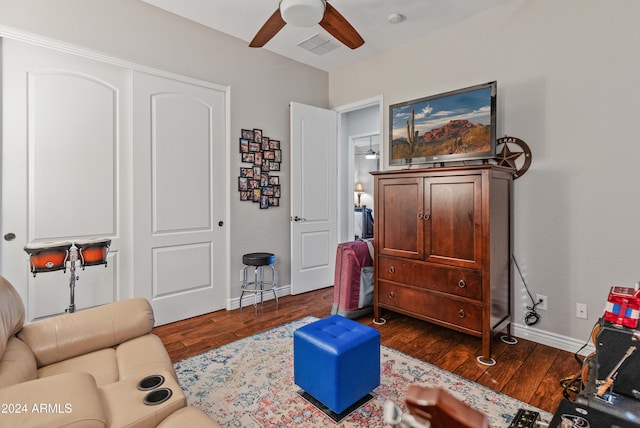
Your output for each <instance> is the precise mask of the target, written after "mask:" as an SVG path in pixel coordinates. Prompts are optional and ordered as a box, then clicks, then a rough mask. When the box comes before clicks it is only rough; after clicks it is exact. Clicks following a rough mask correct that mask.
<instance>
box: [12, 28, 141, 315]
mask: <svg viewBox="0 0 640 428" xmlns="http://www.w3.org/2000/svg"><path fill="white" fill-rule="evenodd" d="M2 70H3V82H2V90H3V94H2V99H3V108H2V114H3V135H2V235H3V240H2V248H1V249H2V255H1V259H0V262H1V266H0V268H1V272H2V274H3V275H4V276H5V277H7V279H8V280H9V281H11V282H12V283H13V284H14V286H15V287H16V288H17V289H18V291H19V293H20V295H21V297H22V299H23V300H24V303H25V306H26V308H27V321H31V320H34V319H37V318H41V317H45V316H48V315H52V314H57V313H61V312H64V310H65V308H67V307H68V306H69V303H70V302H69V301H70V293H69V279H70V278H69V271H68V270H67V272H66V273H63V271H54V272H46V273H39V274H38V275H37V276H36V277H35V278H34V277H33V276H32V275H31V274H30V272H29V260H28V256H27V254H26V253H25V251H23V247H24V246H25V245H26V244H28V243H31V242H34V241H35V242H39V241H75V240H78V239H86V238H92V237H97V236H100V237H107V238H110V239H111V240H112V244H111V252H110V253H109V256H108V266H107V268H105V267H104V266H103V265H101V266H93V267H87V268H86V270H84V271H82V270H79V271H78V276H79V280H78V281H77V287H76V292H75V304H76V307H77V308H78V309H81V308H86V307H89V306H95V305H98V304H103V303H107V302H111V301H113V300H116V299H117V298H118V295H119V290H120V284H121V283H130V276H129V275H130V274H129V273H128V272H130V270H129V269H130V266H128V265H127V261H126V259H127V257H122V254H121V250H122V249H124V248H126V247H128V246H130V243H128V242H127V237H126V233H124V234H123V231H126V230H127V229H128V227H129V225H128V223H127V222H128V221H129V216H127V215H122V214H123V213H127V212H130V206H129V205H128V201H129V200H130V197H128V196H127V194H128V190H127V187H126V186H127V183H126V180H125V181H123V180H122V179H121V177H120V176H119V174H120V172H121V171H126V170H127V168H128V166H127V164H128V162H129V158H130V155H129V153H128V152H127V147H128V146H129V141H128V135H129V128H128V126H129V124H128V120H127V118H128V117H130V112H129V111H128V106H129V103H128V99H127V94H128V93H129V85H130V72H129V71H128V70H126V69H124V68H121V67H117V66H114V65H109V64H104V63H101V62H98V61H93V60H90V59H85V58H81V57H78V56H75V55H71V54H66V53H62V52H58V51H55V50H51V49H46V48H42V47H38V46H35V45H30V44H24V43H20V42H15V41H11V40H3V54H2ZM123 94H125V95H124V96H123ZM12 236H15V238H14V239H11V237H12Z"/></svg>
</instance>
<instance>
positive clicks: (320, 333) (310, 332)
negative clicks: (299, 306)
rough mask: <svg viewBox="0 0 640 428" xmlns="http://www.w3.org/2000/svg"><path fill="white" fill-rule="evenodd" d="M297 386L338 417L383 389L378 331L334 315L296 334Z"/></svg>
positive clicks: (294, 347)
mask: <svg viewBox="0 0 640 428" xmlns="http://www.w3.org/2000/svg"><path fill="white" fill-rule="evenodd" d="M293 377H294V382H295V384H296V385H298V386H299V387H300V388H302V389H303V390H304V391H305V392H307V393H308V394H309V395H311V396H312V397H313V398H315V399H317V400H318V401H320V402H321V403H322V404H324V405H325V406H327V407H328V408H329V409H331V410H332V411H333V412H335V413H342V412H343V411H344V410H346V409H347V408H348V407H349V406H351V405H353V404H355V403H356V402H358V401H359V400H360V399H362V398H363V397H365V396H366V395H367V394H368V393H369V392H371V391H372V390H373V389H375V388H376V387H377V386H378V385H380V333H379V332H378V330H376V329H374V328H371V327H369V326H366V325H363V324H360V323H358V322H356V321H352V320H350V319H347V318H344V317H342V316H340V315H332V316H330V317H328V318H324V319H321V320H318V321H315V322H312V323H310V324H307V325H305V326H303V327H300V328H299V329H297V330H296V331H295V332H294V333H293Z"/></svg>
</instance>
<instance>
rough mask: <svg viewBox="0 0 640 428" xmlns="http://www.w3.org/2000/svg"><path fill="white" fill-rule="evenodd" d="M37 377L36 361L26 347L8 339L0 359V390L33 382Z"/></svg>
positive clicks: (15, 339)
mask: <svg viewBox="0 0 640 428" xmlns="http://www.w3.org/2000/svg"><path fill="white" fill-rule="evenodd" d="M36 376H37V368H36V359H35V357H34V356H33V353H32V352H31V350H30V349H29V347H28V346H27V345H25V344H24V343H23V342H22V341H20V340H19V339H17V338H16V337H10V338H9V341H8V342H7V346H6V349H5V351H4V355H3V356H2V357H0V388H2V387H5V386H9V385H14V384H16V383H20V382H26V381H28V380H33V379H35V378H36Z"/></svg>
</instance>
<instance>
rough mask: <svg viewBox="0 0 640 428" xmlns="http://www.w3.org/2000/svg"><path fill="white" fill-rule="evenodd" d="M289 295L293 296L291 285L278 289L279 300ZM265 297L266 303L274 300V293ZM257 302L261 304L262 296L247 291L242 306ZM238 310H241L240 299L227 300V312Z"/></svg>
mask: <svg viewBox="0 0 640 428" xmlns="http://www.w3.org/2000/svg"><path fill="white" fill-rule="evenodd" d="M289 294H291V285H281V286H279V287H276V295H277V296H278V298H280V297H282V296H286V295H289ZM263 297H264V301H268V300H273V299H274V297H273V293H272V292H271V291H267V292H265V293H264V295H263ZM256 300H257V301H258V303H260V295H259V294H257V295H256V294H254V293H252V292H249V291H247V292H246V293H244V297H242V306H243V307H247V306H252V305H253V304H254V303H255V302H256ZM238 308H240V297H235V298H233V299H229V300H227V310H233V309H238Z"/></svg>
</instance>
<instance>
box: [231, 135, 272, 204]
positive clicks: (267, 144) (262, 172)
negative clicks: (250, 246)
mask: <svg viewBox="0 0 640 428" xmlns="http://www.w3.org/2000/svg"><path fill="white" fill-rule="evenodd" d="M240 155H241V156H242V163H246V164H250V165H248V166H246V167H245V166H241V167H240V176H239V177H238V191H239V192H240V200H241V201H252V202H256V203H259V204H260V209H267V208H269V207H278V206H280V195H281V193H282V191H281V187H280V176H278V175H273V172H274V171H280V165H281V163H282V150H281V148H280V141H279V140H272V139H270V138H269V137H265V136H263V135H262V130H261V129H243V130H242V135H241V137H240Z"/></svg>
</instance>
